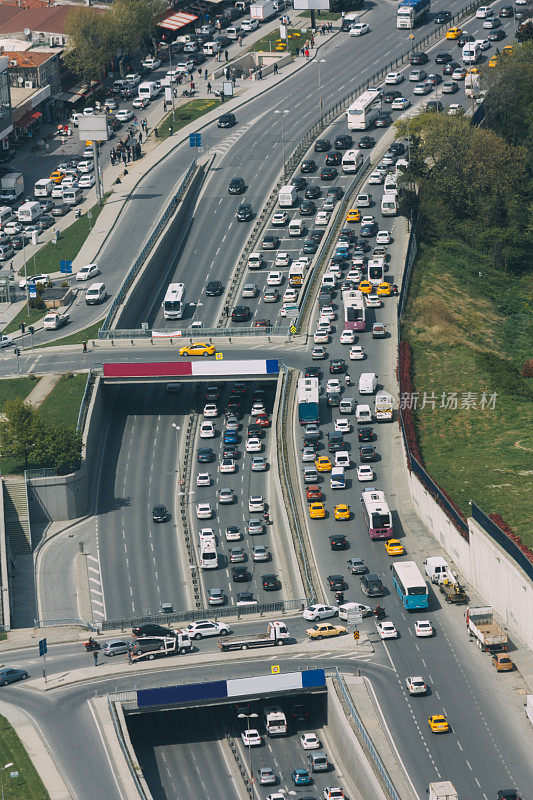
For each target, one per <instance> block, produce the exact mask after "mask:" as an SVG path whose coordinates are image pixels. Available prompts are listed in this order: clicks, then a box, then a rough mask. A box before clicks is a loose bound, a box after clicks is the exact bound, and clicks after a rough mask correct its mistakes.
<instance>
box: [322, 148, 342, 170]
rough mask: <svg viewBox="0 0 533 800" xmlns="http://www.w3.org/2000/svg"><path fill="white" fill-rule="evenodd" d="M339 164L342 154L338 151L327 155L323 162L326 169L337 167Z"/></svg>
mask: <svg viewBox="0 0 533 800" xmlns="http://www.w3.org/2000/svg"><path fill="white" fill-rule="evenodd" d="M341 163H342V153H340V152H339V151H338V150H335V151H334V152H333V153H328V154H327V156H326V158H325V160H324V164H325V165H326V166H327V167H338V166H339V164H341Z"/></svg>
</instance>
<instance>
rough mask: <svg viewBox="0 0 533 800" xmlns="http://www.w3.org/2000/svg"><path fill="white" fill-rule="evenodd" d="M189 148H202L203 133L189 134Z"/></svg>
mask: <svg viewBox="0 0 533 800" xmlns="http://www.w3.org/2000/svg"><path fill="white" fill-rule="evenodd" d="M189 146H190V147H201V146H202V134H201V133H190V134H189Z"/></svg>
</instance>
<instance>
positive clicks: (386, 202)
mask: <svg viewBox="0 0 533 800" xmlns="http://www.w3.org/2000/svg"><path fill="white" fill-rule="evenodd" d="M381 213H382V214H383V216H384V217H395V216H396V214H397V213H398V201H397V196H396V193H395V194H384V195H383V197H382V198H381Z"/></svg>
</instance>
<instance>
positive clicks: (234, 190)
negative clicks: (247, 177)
mask: <svg viewBox="0 0 533 800" xmlns="http://www.w3.org/2000/svg"><path fill="white" fill-rule="evenodd" d="M245 190H246V184H245V182H244V178H232V179H231V181H230V182H229V186H228V194H242V193H243V192H244V191H245Z"/></svg>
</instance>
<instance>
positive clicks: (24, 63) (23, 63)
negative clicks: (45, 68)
mask: <svg viewBox="0 0 533 800" xmlns="http://www.w3.org/2000/svg"><path fill="white" fill-rule="evenodd" d="M2 55H4V56H7V57H8V58H9V66H10V67H11V66H12V65H11V62H12V61H16V62H17V67H21V68H24V67H40V66H41V64H44V62H45V61H48V59H49V58H52V56H53V55H55V53H52V52H50V53H46V52H43V51H38V50H27V51H24V50H13V51H11V50H9V51H8V50H5V51H4V52H3V53H2Z"/></svg>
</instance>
